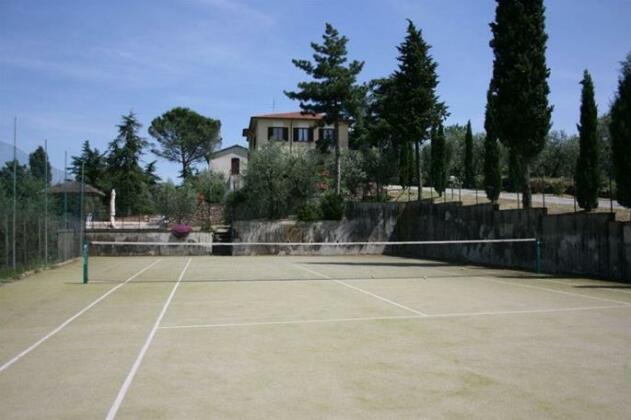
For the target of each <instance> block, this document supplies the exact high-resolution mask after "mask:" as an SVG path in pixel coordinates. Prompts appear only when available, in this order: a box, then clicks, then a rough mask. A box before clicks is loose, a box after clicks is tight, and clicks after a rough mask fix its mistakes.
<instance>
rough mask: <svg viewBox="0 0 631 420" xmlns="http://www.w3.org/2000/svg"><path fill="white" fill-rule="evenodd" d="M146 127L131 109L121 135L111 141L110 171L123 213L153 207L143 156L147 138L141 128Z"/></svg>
mask: <svg viewBox="0 0 631 420" xmlns="http://www.w3.org/2000/svg"><path fill="white" fill-rule="evenodd" d="M141 127H142V126H141V125H140V123H139V122H138V120H137V119H136V116H135V115H134V114H133V113H132V112H130V113H129V114H128V115H124V116H123V121H122V123H121V124H119V125H118V136H117V137H116V138H115V139H114V140H113V141H112V142H111V143H110V151H109V155H108V157H107V171H108V176H109V179H110V182H111V185H112V187H113V188H114V189H116V194H117V195H116V207H117V212H118V213H119V214H123V215H126V214H139V213H143V212H146V211H148V210H149V209H150V197H149V188H148V186H147V176H146V173H145V171H144V170H143V168H142V167H141V166H140V157H141V156H142V154H143V150H144V148H145V147H146V146H147V145H148V143H147V141H146V140H145V139H143V138H142V137H140V135H139V134H138V131H139V130H140V128H141Z"/></svg>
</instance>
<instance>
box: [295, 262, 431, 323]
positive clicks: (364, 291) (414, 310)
mask: <svg viewBox="0 0 631 420" xmlns="http://www.w3.org/2000/svg"><path fill="white" fill-rule="evenodd" d="M296 266H297V267H299V268H302V269H303V270H305V271H307V272H309V273H311V274H316V275H318V276H321V277H323V278H325V279H329V280H331V281H333V282H335V283H337V284H339V285H341V286H344V287H348V288H349V289H353V290H357V291H358V292H361V293H364V294H366V295H368V296H372V297H374V298H375V299H379V300H381V301H384V302H386V303H389V304H391V305H394V306H396V307H398V308H401V309H405V310H406V311H408V312H412V313H413V314H416V315H420V316H427V314H426V313H424V312H421V311H417V310H416V309H412V308H410V307H408V306H405V305H401V304H400V303H397V302H395V301H393V300H390V299H387V298H385V297H383V296H379V295H377V294H375V293H371V292H369V291H368V290H364V289H362V288H360V287H356V286H352V285H350V284H348V283H346V282H343V281H341V280H335V279H333V278H331V277H329V276H327V275H326V274H322V273H319V272H317V271H313V270H310V269H308V268H307V267H303V266H302V265H299V264H296Z"/></svg>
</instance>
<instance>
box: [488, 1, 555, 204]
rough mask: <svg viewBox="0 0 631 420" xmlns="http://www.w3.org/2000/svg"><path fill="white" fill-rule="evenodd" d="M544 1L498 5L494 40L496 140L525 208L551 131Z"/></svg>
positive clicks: (493, 82)
mask: <svg viewBox="0 0 631 420" xmlns="http://www.w3.org/2000/svg"><path fill="white" fill-rule="evenodd" d="M544 12H545V8H544V6H543V0H511V1H506V0H497V8H496V10H495V22H494V23H492V24H491V30H492V32H493V39H492V41H491V44H490V45H491V48H492V49H493V52H494V55H495V59H494V61H493V81H492V86H493V93H494V95H495V115H496V119H495V120H496V122H497V125H496V126H497V134H498V138H499V139H500V141H501V142H502V143H504V144H505V145H506V146H507V147H508V148H510V150H511V153H513V154H514V155H515V156H514V159H515V160H516V162H518V163H519V165H517V166H518V169H519V184H520V187H521V190H522V193H523V195H522V196H523V205H524V208H529V207H531V205H532V195H531V190H530V165H531V164H532V162H533V160H534V159H535V158H536V157H537V155H538V154H539V153H540V152H541V151H542V150H543V147H544V145H545V141H546V136H547V134H548V131H549V129H550V117H551V113H552V107H551V106H549V104H548V94H549V93H550V88H549V86H548V77H549V75H550V70H549V69H548V67H547V65H546V56H545V53H546V42H547V40H548V35H547V34H546V32H545V16H544Z"/></svg>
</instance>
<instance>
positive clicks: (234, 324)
mask: <svg viewBox="0 0 631 420" xmlns="http://www.w3.org/2000/svg"><path fill="white" fill-rule="evenodd" d="M628 307H629V306H628V305H608V306H580V307H576V308H552V309H531V310H528V309H524V310H514V311H510V310H509V311H495V312H493V311H489V312H451V313H444V314H428V315H401V316H382V317H363V318H361V317H360V318H329V319H326V318H325V319H298V320H291V321H256V322H223V323H216V324H192V325H170V326H164V327H160V329H162V330H179V329H195V328H227V327H258V326H274V325H303V324H326V323H342V322H361V321H397V320H407V319H423V320H424V319H439V318H471V317H481V316H500V315H527V314H547V313H556V312H579V311H595V310H599V309H615V308H628Z"/></svg>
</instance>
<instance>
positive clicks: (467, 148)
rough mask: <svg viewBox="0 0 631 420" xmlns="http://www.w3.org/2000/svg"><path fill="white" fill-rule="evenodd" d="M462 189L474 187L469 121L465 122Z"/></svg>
mask: <svg viewBox="0 0 631 420" xmlns="http://www.w3.org/2000/svg"><path fill="white" fill-rule="evenodd" d="M463 185H464V187H465V188H473V187H474V186H475V170H474V169H473V134H472V133H471V121H470V120H469V121H468V122H467V132H466V134H465V136H464V184H463Z"/></svg>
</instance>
